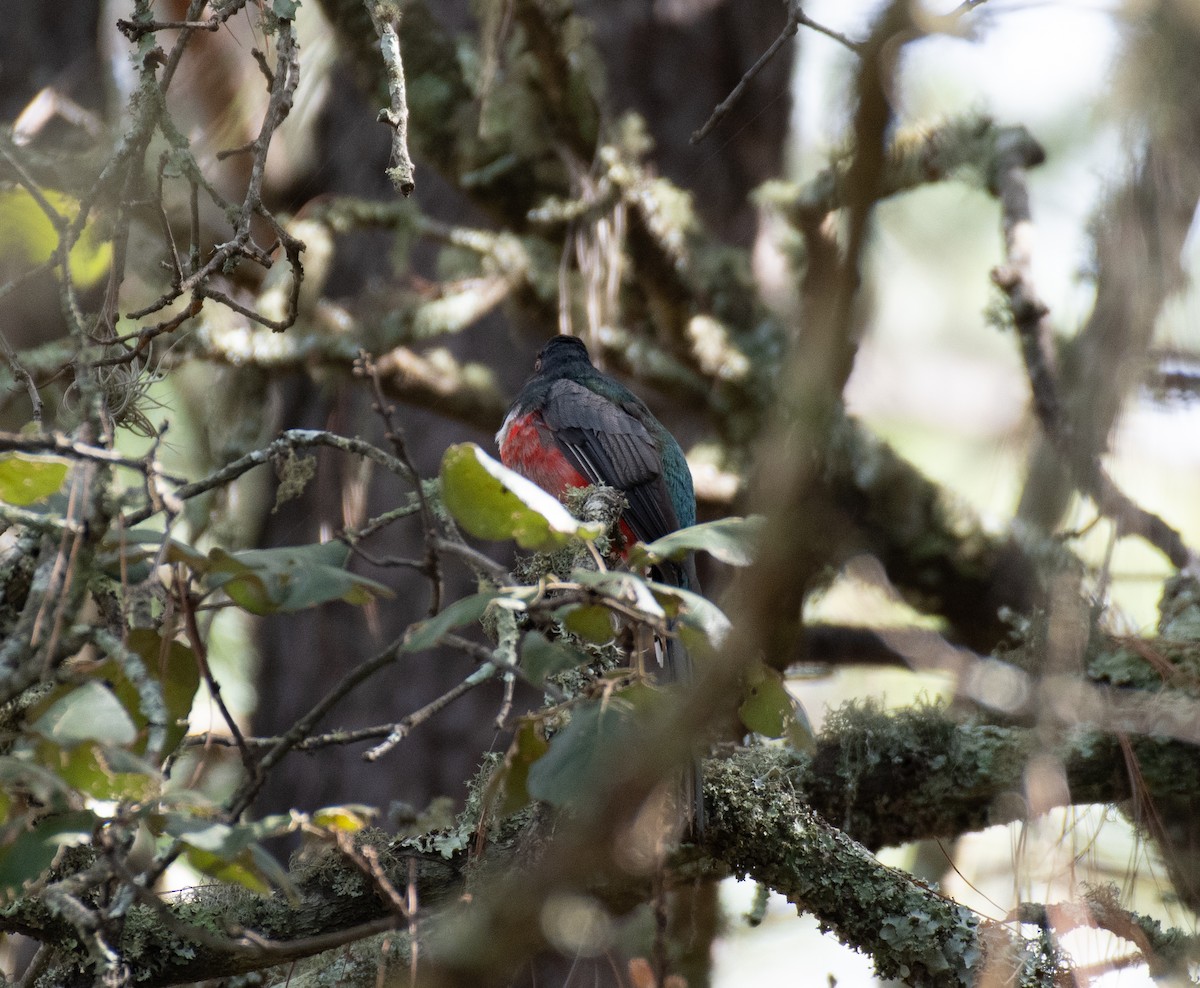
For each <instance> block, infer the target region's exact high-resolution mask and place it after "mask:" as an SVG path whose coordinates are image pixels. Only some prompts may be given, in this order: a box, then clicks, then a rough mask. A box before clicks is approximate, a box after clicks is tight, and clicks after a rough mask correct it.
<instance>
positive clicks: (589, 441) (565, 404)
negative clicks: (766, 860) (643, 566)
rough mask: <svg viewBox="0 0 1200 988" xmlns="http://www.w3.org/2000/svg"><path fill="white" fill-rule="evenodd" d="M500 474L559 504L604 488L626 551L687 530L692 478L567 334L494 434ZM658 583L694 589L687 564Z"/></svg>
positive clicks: (650, 420)
mask: <svg viewBox="0 0 1200 988" xmlns="http://www.w3.org/2000/svg"><path fill="white" fill-rule="evenodd" d="M496 443H497V445H499V447H500V460H501V461H502V462H503V463H504V465H505V466H506V467H508V468H509V469H511V470H515V471H516V472H517V473H520V474H522V475H523V476H525V477H528V478H529V479H530V480H532V481H533V482H534V483H535V484H537V485H538V486H539V487H542V488H543V489H545V490H547V491H549V492H550V493H551V494H553V495H554V496H555V497H559V498H561V497H562V495H563V493H564V492H565V491H566V490H567V489H568V488H570V487H587V486H589V485H592V484H603V485H604V486H606V487H611V488H614V489H615V490H618V491H620V492H621V493H622V494H623V495H624V496H625V500H626V501H627V502H628V503H629V507H628V508H627V509H626V510H625V511H624V512H623V514H622V515H621V522H620V526H621V533H622V535H623V536H624V538H625V540H626V543H627V545H632V544H633V542H635V541H641V542H653V541H654V540H655V539H657V538H661V537H662V536H664V535H667V534H669V533H671V532H673V531H675V530H676V529H679V528H686V527H687V526H689V525H694V524H695V523H696V495H695V492H694V491H693V488H692V474H691V471H690V470H689V469H688V465H687V460H686V459H685V458H684V455H683V450H682V449H680V448H679V443H677V442H676V441H675V437H674V436H672V435H671V434H670V433H669V432H668V431H667V430H666V429H665V428H664V427H663V425H662V423H661V422H659V421H658V419H656V418H655V417H654V415H653V414H652V413H651V412H650V409H649V408H647V407H646V404H645V402H643V401H642V400H641V399H640V398H638V397H637V395H635V394H634V393H633V392H632V391H630V390H629V389H628V388H626V387H625V386H624V385H623V384H621V383H620V382H619V381H617V380H615V379H613V378H611V377H609V376H608V375H607V374H604V373H602V372H601V371H599V370H597V369H596V368H595V367H593V366H592V361H591V358H590V357H589V356H588V351H587V347H586V346H584V343H583V341H582V340H580V339H579V338H578V337H575V336H556V337H554V338H553V339H552V340H550V341H549V342H548V343H547V344H546V345H545V346H544V347H542V349H541V352H539V353H538V355H537V360H536V361H535V362H534V368H533V376H532V377H530V378H529V380H528V381H526V382H525V386H524V387H522V388H521V391H520V393H519V394H518V395H517V398H516V401H514V402H513V406H512V408H511V409H510V410H509V413H508V416H507V418H505V420H504V425H502V426H501V427H500V431H499V432H498V433H497V434H496ZM653 575H654V576H656V577H657V578H658V579H659V580H661V581H662V582H664V583H670V584H672V585H674V586H678V587H683V588H686V589H692V590H698V589H699V588H698V587H697V585H696V573H695V567H694V565H693V563H692V561H691V559H690V558H689V559H688V560H686V561H685V562H684V563H673V562H667V563H663V564H662V565H661V566H659V567H656V571H655V572H654V574H653ZM664 666H665V668H664V673H665V678H666V679H668V680H675V681H679V682H688V681H690V679H691V662H690V659H689V658H688V656H687V653H686V651H685V650H684V649H683V648H682V647H681V646H680V645H679V644H678V643H677V642H674V641H672V642H668V643H667V648H666V649H665V657H664ZM697 773H698V770H697V771H695V772H693V773H692V778H691V779H690V780H689V786H688V788H690V789H691V790H692V791H691V793H690V794H689V795H688V797H687V798H688V800H689V802H692V803H693V806H692V809H691V815H692V826H693V829H694V830H696V831H699V830H700V829H702V827H703V803H702V800H701V793H700V779H699V776H698V774H697Z"/></svg>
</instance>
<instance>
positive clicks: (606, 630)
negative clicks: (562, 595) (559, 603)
mask: <svg viewBox="0 0 1200 988" xmlns="http://www.w3.org/2000/svg"><path fill="white" fill-rule="evenodd" d="M554 618H555V620H557V621H561V622H562V625H563V627H564V628H566V629H567V630H568V631H569V632H571V634H573V635H578V636H579V637H580V638H582V639H583V640H584V641H587V642H591V643H592V644H593V645H603V644H604V643H605V642H610V641H612V637H613V619H612V612H610V611H609V609H608V608H607V607H601V606H600V605H599V604H569V605H567V606H566V607H560V608H559V609H558V610H557V611H555V612H554Z"/></svg>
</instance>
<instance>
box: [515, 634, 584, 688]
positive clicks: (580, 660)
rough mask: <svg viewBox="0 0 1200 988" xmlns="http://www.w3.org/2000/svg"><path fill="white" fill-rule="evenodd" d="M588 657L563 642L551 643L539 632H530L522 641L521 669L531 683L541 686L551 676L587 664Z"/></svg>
mask: <svg viewBox="0 0 1200 988" xmlns="http://www.w3.org/2000/svg"><path fill="white" fill-rule="evenodd" d="M587 660H588V657H587V655H585V654H584V653H583V652H581V651H580V650H579V649H577V648H572V647H571V646H570V645H567V644H565V643H563V642H561V641H553V642H552V641H550V640H549V639H547V638H546V636H545V635H543V634H542V633H541V632H538V631H530V632H528V633H527V634H526V635H525V637H524V638H523V639H521V668H522V669H524V670H525V675H527V676H528V677H529V680H530V682H532V683H534V684H536V685H538V686H541V684H542V683H544V682H545V681H546V679H547V678H548V677H550V676H553V675H555V674H557V673H560V672H566V671H567V670H568V669H574V668H576V667H577V666H581V665H583V664H584V663H585V662H587Z"/></svg>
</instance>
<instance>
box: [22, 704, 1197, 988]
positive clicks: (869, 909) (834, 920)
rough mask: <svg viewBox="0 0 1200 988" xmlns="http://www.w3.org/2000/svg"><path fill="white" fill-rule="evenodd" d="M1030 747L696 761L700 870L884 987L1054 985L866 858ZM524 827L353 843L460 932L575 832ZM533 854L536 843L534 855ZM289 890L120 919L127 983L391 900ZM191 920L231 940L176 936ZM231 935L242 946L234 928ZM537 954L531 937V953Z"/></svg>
mask: <svg viewBox="0 0 1200 988" xmlns="http://www.w3.org/2000/svg"><path fill="white" fill-rule="evenodd" d="M1040 744H1041V741H1040V740H1039V737H1038V735H1037V732H1036V731H1034V730H1030V729H1024V728H999V727H985V726H969V725H960V724H955V723H953V722H952V721H950V720H948V719H947V718H946V716H945V713H944V712H943V711H940V710H936V709H932V708H931V709H926V710H923V711H915V712H901V713H896V714H888V713H883V712H880V711H875V710H862V709H848V710H845V711H843V712H842V714H840V715H839V717H838V718H837V719H835V721H834V724H833V727H832V729H831V730H830V731H829V732H827V733H826V734H825V735H823V736H822V737H821V739H820V741H819V745H818V748H817V751H816V753H815V754H814V756H813V757H812V758H811V759H810V758H809V757H808V756H805V755H802V754H799V753H796V752H790V751H787V750H783V749H778V748H755V749H749V750H740V751H734V752H731V753H729V754H728V755H726V756H724V757H719V758H714V759H709V760H708V762H707V763H706V765H705V779H706V784H705V795H706V800H707V802H708V806H709V816H710V821H711V822H710V828H709V831H708V832H707V833H706V836H705V839H704V842H703V844H702V845H701V847H700V849H699V850H701V851H702V852H703V855H704V856H705V857H706V858H707V859H708V864H706V865H705V867H706V868H707V869H708V870H709V871H711V870H712V869H716V870H717V871H718V872H719V873H733V874H745V875H749V876H751V877H753V878H755V879H757V880H759V881H762V882H765V883H767V884H768V885H770V886H771V887H772V888H775V889H777V890H778V891H780V892H783V893H784V894H785V895H787V896H788V897H789V898H791V899H792V900H793V901H794V902H796V904H797V905H798V906H799V907H800V908H801V909H803V910H805V911H807V912H811V913H813V914H814V915H815V916H816V917H817V918H818V919H819V920H821V922H822V923H824V924H826V925H828V926H829V927H831V928H832V929H834V930H835V931H836V932H837V933H838V935H839V936H840V937H841V938H842V939H843V940H845V941H846V942H848V943H850V944H852V945H854V946H856V947H858V948H859V949H861V950H864V951H867V952H869V953H870V954H871V955H872V956H873V957H874V958H875V961H876V966H877V969H878V970H879V972H880V973H881V974H883V975H885V976H899V977H904V978H905V979H906V980H908V981H909V983H914V984H915V983H921V984H936V985H965V984H973V983H975V982H976V980H977V975H978V972H979V971H981V970H982V969H983V966H988V965H991V964H1005V965H1008V966H1007V967H1006V968H1005V970H1007V971H1008V972H1009V973H1010V974H1018V973H1020V972H1024V974H1023V975H1022V977H1023V979H1024V980H1023V982H1022V983H1027V984H1051V983H1052V982H1050V981H1046V980H1038V978H1036V977H1033V976H1032V975H1031V974H1030V972H1031V971H1032V970H1033V966H1034V962H1035V961H1036V960H1037V959H1038V958H1037V954H1036V949H1035V948H1034V947H1031V946H1030V945H1028V944H1024V943H1023V942H1022V941H1020V940H1019V939H1018V938H1017V937H1016V934H1015V933H1014V932H1012V931H1007V930H1004V929H1002V928H997V927H989V926H988V924H985V923H983V922H982V921H981V919H980V918H979V917H978V916H976V915H975V914H973V913H971V912H970V911H969V910H966V909H964V908H963V907H962V906H960V905H958V904H956V903H954V902H953V901H951V900H949V899H946V898H944V897H942V896H941V895H939V894H938V893H936V892H934V891H932V890H930V889H929V888H928V887H926V886H924V885H921V884H919V883H917V882H915V881H914V880H913V879H912V878H911V877H909V876H907V875H905V874H903V873H901V872H897V871H894V870H892V869H889V868H885V867H884V866H882V865H880V864H879V862H877V861H876V860H875V859H874V858H873V857H872V856H871V855H870V853H869V852H868V851H867V850H866V848H867V847H872V846H873V847H878V846H882V845H885V844H894V843H901V842H906V841H911V840H916V839H920V838H923V837H934V836H941V837H949V836H957V835H958V834H961V833H964V832H966V831H969V830H974V829H979V828H981V827H983V826H987V825H990V824H993V823H1001V822H1007V821H1008V820H1011V819H1013V818H1014V813H1016V812H1020V810H1019V807H1020V801H1019V800H1013V799H1007V800H1006V799H1002V798H1001V797H1003V796H1005V795H1007V794H1010V793H1012V792H1013V791H1014V790H1019V789H1020V787H1021V784H1022V773H1023V771H1024V767H1025V765H1026V763H1027V759H1028V758H1029V756H1030V754H1032V753H1034V752H1036V751H1037V750H1039V745H1040ZM1136 752H1137V757H1138V761H1139V765H1140V766H1141V768H1142V771H1143V776H1144V785H1145V786H1146V789H1147V791H1148V793H1149V795H1151V796H1152V797H1155V798H1158V797H1163V798H1168V797H1170V796H1171V795H1172V794H1176V793H1183V792H1190V791H1194V790H1195V787H1196V786H1197V785H1200V778H1198V777H1197V776H1198V775H1200V759H1197V758H1196V749H1195V748H1194V747H1191V746H1188V745H1184V744H1181V743H1179V742H1170V741H1162V740H1156V739H1153V738H1143V739H1139V740H1138V741H1137V742H1136ZM1061 754H1062V756H1063V759H1064V764H1065V765H1066V768H1067V773H1068V780H1069V781H1070V783H1071V798H1072V799H1073V800H1074V801H1076V802H1080V803H1089V802H1116V801H1120V800H1123V799H1125V798H1126V797H1127V796H1128V795H1129V792H1130V780H1129V778H1128V777H1127V775H1126V773H1125V772H1124V762H1123V760H1122V759H1121V757H1120V756H1119V754H1118V753H1117V742H1116V741H1114V740H1113V739H1111V738H1104V737H1100V736H1097V735H1094V734H1091V735H1089V734H1084V733H1081V734H1079V735H1077V736H1076V737H1074V738H1072V739H1071V740H1070V741H1069V742H1068V744H1067V746H1066V748H1065V749H1064V750H1063V752H1061ZM934 766H936V768H935V767H934ZM475 805H477V804H475ZM533 820H534V818H533V817H529V816H527V815H519V816H517V817H513V818H509V819H508V820H506V821H504V822H502V823H500V824H499V825H497V826H496V827H495V828H493V829H491V830H490V832H489V834H488V841H487V844H486V850H485V851H484V853H483V857H482V858H481V859H479V860H478V861H474V862H473V860H472V852H471V848H473V847H475V846H476V830H477V822H476V819H475V817H473V816H471V815H467V816H464V817H463V818H462V819H461V820H460V821H459V823H458V824H457V825H456V826H455V827H454V828H453V829H451V830H447V831H437V832H430V833H426V834H422V835H420V836H416V837H407V838H401V839H391V840H389V839H388V838H386V837H385V836H383V835H381V834H375V835H371V834H367V835H365V836H363V837H362V838H361V840H363V841H365V842H366V843H367V845H368V846H369V847H371V848H373V849H374V850H373V854H375V855H377V857H378V860H379V861H380V862H381V865H382V867H383V869H384V874H386V876H387V878H388V881H389V882H391V883H392V884H393V885H395V886H396V887H397V888H403V887H405V886H406V885H407V883H408V882H409V881H410V878H411V879H412V880H413V881H415V883H416V893H417V896H418V898H419V901H420V902H421V904H422V909H423V910H425V911H426V912H425V914H424V916H425V918H424V919H423V923H426V924H432V925H433V927H434V928H436V925H437V924H438V923H439V922H450V923H458V922H463V921H465V922H467V923H470V922H471V918H470V907H467V912H466V913H463V912H462V908H463V907H461V906H460V907H457V908H456V909H455V910H452V911H451V912H447V913H443V906H445V905H446V904H448V903H451V902H453V901H455V900H456V899H457V898H458V897H459V896H460V895H461V894H462V892H463V890H464V883H467V882H470V883H472V884H473V886H474V887H475V889H476V898H477V899H479V900H480V901H486V898H487V897H486V895H482V896H481V895H480V891H481V889H486V882H487V881H489V880H491V879H488V878H487V877H486V876H488V875H491V876H494V877H495V876H501V875H505V874H507V873H508V872H509V870H510V869H511V868H513V867H520V865H518V862H522V861H524V862H525V866H524V867H526V868H528V867H532V866H533V862H534V861H536V860H538V857H537V856H538V855H539V854H540V853H550V854H553V846H554V841H555V840H557V839H558V838H557V837H554V836H552V833H554V832H557V831H564V830H565V831H569V830H570V829H571V827H572V826H573V824H571V823H569V821H560V822H559V823H558V824H556V825H553V826H548V823H549V821H548V820H546V819H544V820H543V822H542V823H534V822H533ZM827 821H828V822H827ZM831 823H832V824H836V825H837V828H840V829H835V827H834V826H831ZM563 836H564V837H565V833H564V834H563ZM546 841H549V842H550V843H549V846H548V847H547V848H546V849H544V850H543V851H539V850H538V848H540V847H541V846H542V844H543V843H544V842H546ZM531 855H532V856H533V857H531ZM687 856H688V858H693V857H694V855H692V853H691V852H689V853H688V855H687ZM600 860H601V859H600V858H598V857H595V856H594V852H593V856H592V857H590V858H588V859H587V861H585V862H583V865H584V868H583V873H585V874H589V875H590V879H589V880H590V881H592V882H598V884H595V885H593V886H592V887H591V892H592V893H593V894H597V895H600V896H601V897H602V898H611V897H613V896H618V890H620V891H619V897H621V898H624V899H626V900H627V899H628V897H629V896H630V895H632V896H634V897H635V898H637V897H644V896H648V895H649V894H650V887H649V885H648V884H647V883H642V882H640V881H638V880H636V879H634V878H633V877H632V876H628V875H626V876H624V877H621V875H620V872H619V869H618V871H616V872H612V873H607V877H606V873H605V871H604V870H603V868H601V870H599V871H596V870H595V868H596V867H597V866H598V864H599V862H600ZM588 861H590V862H591V863H590V865H589V864H588ZM410 862H412V865H411V867H415V872H413V873H412V874H411V875H410V871H409V869H410ZM681 866H683V867H686V865H682V864H681ZM610 867H611V866H610ZM480 868H482V870H480ZM64 877H66V876H65V875H62V874H60V875H59V876H58V878H57V879H56V880H61V879H62V878H64ZM291 877H292V882H293V884H294V886H295V889H296V891H297V893H298V898H297V899H296V900H295V901H289V899H288V897H287V896H286V895H283V894H277V895H274V896H271V897H269V898H265V899H264V898H261V897H259V896H256V895H254V894H252V893H250V892H247V891H245V890H241V891H238V890H234V889H228V888H226V889H215V890H212V891H209V892H205V891H203V890H200V891H197V892H195V893H193V894H192V895H191V896H190V897H188V898H187V899H181V900H179V901H176V902H170V901H168V903H167V904H168V906H169V907H170V910H171V913H172V914H173V916H174V917H175V918H176V919H177V920H178V921H180V922H179V923H172V924H170V925H164V922H163V918H162V916H161V915H159V910H156V909H152V908H147V907H146V906H135V907H133V908H132V909H131V910H130V911H129V914H128V916H127V918H126V923H125V932H124V937H123V939H122V942H121V950H122V953H123V956H124V957H125V959H126V960H127V962H128V963H130V964H131V965H132V966H133V967H134V970H136V971H137V975H136V978H135V982H134V983H136V984H139V985H147V986H152V985H169V984H175V983H178V982H181V981H193V980H199V979H203V978H214V977H223V976H228V975H231V974H234V973H237V972H239V971H247V970H251V969H255V968H259V967H262V966H264V964H266V963H270V962H271V954H269V953H268V952H267V951H256V950H255V949H254V945H255V944H256V943H258V942H259V941H263V940H265V941H270V942H271V943H272V945H273V948H275V950H276V951H277V952H278V951H279V950H281V949H283V947H282V946H281V945H286V944H287V943H288V942H297V943H303V942H305V941H308V942H309V946H310V952H315V950H317V949H325V942H324V941H322V940H320V939H313V938H320V937H330V936H333V935H335V934H336V933H337V932H338V931H340V930H346V929H349V928H353V927H357V926H360V925H362V924H370V923H372V922H374V921H376V920H380V919H381V918H382V917H385V916H386V915H387V911H388V904H387V903H386V902H385V901H384V900H383V899H382V898H380V897H379V896H378V895H377V893H376V891H375V890H374V888H373V887H372V884H371V882H370V881H369V879H368V878H366V877H364V876H363V874H362V872H361V871H360V870H358V869H356V868H354V867H353V866H352V864H351V863H349V862H348V861H347V860H346V859H345V858H343V857H341V856H339V855H336V854H331V855H328V856H320V855H316V856H313V855H310V856H309V857H308V858H307V859H306V860H305V861H304V862H303V863H300V864H297V865H296V866H295V867H294V870H293V872H292V876H291ZM480 882H484V883H485V884H484V885H483V886H480V885H479V883H480ZM587 887H588V886H587V884H586V883H585V885H584V886H583V888H584V889H586V888H587ZM181 924H182V925H181ZM189 924H190V925H192V926H195V927H199V928H200V929H202V930H206V931H209V932H210V933H211V931H214V930H216V931H227V932H221V933H218V935H217V937H216V938H213V937H211V936H209V937H201V936H194V937H189V936H188V933H187V927H188V925H189ZM0 927H2V928H3V929H5V930H9V931H19V932H24V933H26V934H28V935H31V936H34V937H35V938H38V939H47V940H48V939H52V938H58V937H67V936H70V935H71V927H70V926H69V924H67V923H66V922H65V921H64V920H63V918H62V917H59V916H57V915H56V914H55V913H54V911H53V909H51V908H50V907H49V906H48V905H47V904H46V902H45V901H38V900H34V899H23V900H20V901H19V902H16V903H13V904H10V905H9V906H8V907H6V908H5V909H4V910H3V912H2V913H0ZM239 928H240V929H244V930H246V931H248V934H247V935H245V936H242V935H239V934H237V933H236V932H234V931H236V930H238V929H239ZM363 929H364V932H363V935H364V936H365V935H367V934H368V933H369V932H373V928H372V927H370V926H365V927H364V928H363ZM249 933H252V934H253V935H249ZM222 938H224V942H222ZM537 942H538V941H537V938H536V937H535V938H534V940H532V941H530V944H529V947H530V948H531V949H532V948H535V947H536V945H537ZM493 946H494V945H493ZM488 949H493V948H492V947H489V948H488ZM296 950H297V951H299V950H300V948H299V947H297V948H296ZM296 955H297V954H296V953H292V954H291V956H296ZM434 960H435V962H436V948H435V951H434ZM81 962H83V963H86V959H84V958H81ZM989 970H992V968H990V967H989ZM55 975H56V976H58V977H60V978H62V981H61V982H60V983H64V984H70V983H73V981H72V979H71V978H70V977H67V976H65V975H64V972H63V971H61V970H60V971H58V972H55Z"/></svg>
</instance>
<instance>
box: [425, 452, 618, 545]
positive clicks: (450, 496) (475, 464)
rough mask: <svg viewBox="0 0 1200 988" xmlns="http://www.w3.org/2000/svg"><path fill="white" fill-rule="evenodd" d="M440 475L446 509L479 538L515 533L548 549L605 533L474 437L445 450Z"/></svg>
mask: <svg viewBox="0 0 1200 988" xmlns="http://www.w3.org/2000/svg"><path fill="white" fill-rule="evenodd" d="M440 475H441V482H442V501H443V503H444V504H445V505H446V510H447V511H449V512H450V514H451V515H453V516H454V519H455V521H457V522H458V523H459V524H460V525H461V526H462V527H463V529H464V530H466V531H467V532H468V533H469V534H471V535H473V536H475V538H477V539H487V540H489V541H492V542H501V541H506V540H509V539H512V540H514V541H515V542H516V543H517V545H519V546H520V547H521V548H522V549H531V550H533V551H536V552H549V551H551V550H553V549H559V548H562V546H564V545H566V544H567V542H569V541H570V540H571V539H594V538H596V536H598V535H600V534H601V531H602V526H600V525H595V524H586V523H584V522H581V521H579V520H578V519H576V518H574V517H572V515H571V513H570V512H569V511H567V509H566V508H564V507H563V506H562V505H561V504H560V503H559V502H558V501H557V500H556V499H555V498H553V497H551V496H550V495H549V494H547V493H546V492H545V491H544V490H542V489H541V488H540V487H538V486H537V484H535V483H533V482H532V481H530V480H526V479H525V478H524V477H522V476H521V475H520V474H519V473H515V472H514V471H512V470H509V469H508V467H506V466H504V465H503V464H502V463H499V462H497V461H496V460H494V459H492V458H491V457H490V456H488V455H487V453H485V452H484V451H483V450H482V449H480V448H479V447H478V446H477V445H475V443H459V444H458V445H456V446H451V447H450V448H449V449H448V450H446V452H445V455H444V456H443V457H442V467H441V474H440Z"/></svg>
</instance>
